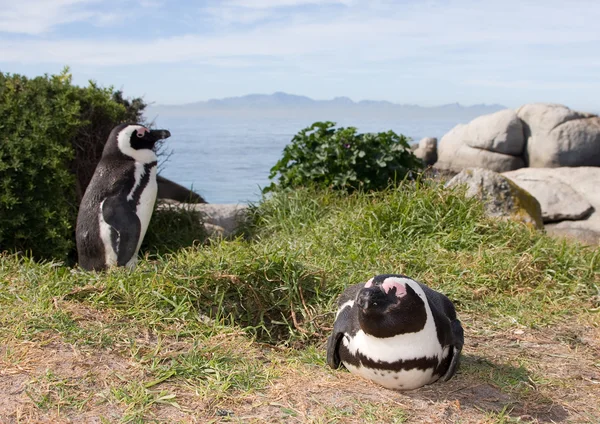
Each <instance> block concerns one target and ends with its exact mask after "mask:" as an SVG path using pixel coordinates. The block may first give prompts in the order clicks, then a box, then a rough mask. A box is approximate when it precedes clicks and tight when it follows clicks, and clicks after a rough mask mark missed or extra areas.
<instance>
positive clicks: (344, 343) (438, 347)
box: [327, 274, 464, 390]
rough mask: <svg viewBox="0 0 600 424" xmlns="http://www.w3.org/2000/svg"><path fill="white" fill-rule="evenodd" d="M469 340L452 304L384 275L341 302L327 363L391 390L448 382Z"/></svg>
mask: <svg viewBox="0 0 600 424" xmlns="http://www.w3.org/2000/svg"><path fill="white" fill-rule="evenodd" d="M463 342H464V336H463V329H462V326H461V324H460V321H459V320H458V319H457V318H456V311H455V309H454V305H453V304H452V302H451V301H450V300H449V299H448V298H447V297H446V296H444V295H443V294H441V293H438V292H436V291H435V290H432V289H430V288H429V287H427V286H425V285H423V284H421V283H418V282H417V281H414V280H412V279H410V278H408V277H406V276H404V275H394V274H387V275H378V276H376V277H374V278H372V279H370V280H369V281H368V282H367V283H360V284H355V285H352V286H350V287H348V288H347V289H346V290H345V291H344V292H343V293H342V294H341V296H340V298H339V300H338V311H337V315H336V319H335V323H334V325H333V334H332V335H331V336H330V337H329V339H328V340H327V363H328V364H329V366H330V367H331V368H334V369H335V368H339V366H340V363H343V364H344V366H345V367H346V368H347V369H348V370H349V371H350V372H351V373H353V374H357V375H360V376H362V377H363V378H366V379H368V380H371V381H373V382H375V383H377V384H380V385H382V386H384V387H387V388H389V389H400V390H408V389H415V388H417V387H421V386H424V385H426V384H430V383H433V382H434V381H436V380H438V379H441V381H447V380H449V379H450V378H452V376H454V374H455V373H456V370H457V368H458V360H459V357H460V352H461V350H462V347H463Z"/></svg>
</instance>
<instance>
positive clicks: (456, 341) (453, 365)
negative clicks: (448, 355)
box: [440, 319, 464, 381]
mask: <svg viewBox="0 0 600 424" xmlns="http://www.w3.org/2000/svg"><path fill="white" fill-rule="evenodd" d="M451 327H452V339H453V340H452V360H451V361H450V365H449V366H448V370H446V373H445V374H444V375H443V376H442V377H441V378H440V380H441V381H448V380H450V379H451V378H452V377H454V374H456V371H457V370H458V364H459V362H460V353H461V352H462V348H463V344H464V331H463V328H462V326H461V324H460V321H459V320H457V319H456V320H454V321H452V323H451Z"/></svg>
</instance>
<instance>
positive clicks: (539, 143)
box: [517, 103, 600, 168]
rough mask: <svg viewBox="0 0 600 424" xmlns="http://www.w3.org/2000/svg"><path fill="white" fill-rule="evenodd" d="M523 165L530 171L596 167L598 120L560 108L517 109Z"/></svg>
mask: <svg viewBox="0 0 600 424" xmlns="http://www.w3.org/2000/svg"><path fill="white" fill-rule="evenodd" d="M517 115H518V116H519V118H520V119H521V120H522V121H523V123H524V129H525V137H526V140H527V161H528V164H529V166H530V167H532V168H556V167H563V166H600V117H598V116H597V115H594V114H591V113H583V112H577V111H574V110H571V109H569V108H568V107H566V106H563V105H557V104H547V103H533V104H527V105H524V106H522V107H520V108H519V109H518V110H517Z"/></svg>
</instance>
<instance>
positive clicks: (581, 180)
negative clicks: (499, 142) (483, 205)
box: [503, 167, 600, 245]
mask: <svg viewBox="0 0 600 424" xmlns="http://www.w3.org/2000/svg"><path fill="white" fill-rule="evenodd" d="M503 175H505V176H506V177H508V178H510V179H511V180H512V181H513V182H515V183H516V184H518V185H519V186H521V187H523V188H525V189H526V190H528V191H529V192H531V194H532V195H533V196H535V197H536V198H537V199H538V200H539V202H540V204H541V207H542V215H543V216H544V221H545V222H546V226H545V228H546V231H547V232H548V233H549V234H553V235H558V236H564V237H568V238H572V239H576V240H579V241H581V242H582V243H586V244H591V245H600V189H599V188H598V187H599V186H600V168H598V167H563V168H523V169H519V170H517V171H512V172H506V173H504V174H503Z"/></svg>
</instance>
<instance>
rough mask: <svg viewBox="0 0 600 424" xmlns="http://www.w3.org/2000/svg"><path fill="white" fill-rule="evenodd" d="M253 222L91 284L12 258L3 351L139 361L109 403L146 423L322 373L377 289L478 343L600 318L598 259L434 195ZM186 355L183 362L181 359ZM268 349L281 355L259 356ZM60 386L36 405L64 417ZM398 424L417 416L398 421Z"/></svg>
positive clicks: (519, 386) (381, 198)
mask: <svg viewBox="0 0 600 424" xmlns="http://www.w3.org/2000/svg"><path fill="white" fill-rule="evenodd" d="M251 213H252V219H251V222H250V223H249V224H248V225H247V226H246V228H245V229H244V233H243V234H242V235H241V236H240V237H239V238H237V239H234V240H220V241H212V242H209V243H205V244H198V243H196V244H195V245H193V246H190V247H186V248H182V247H181V246H183V245H188V246H189V245H191V244H192V241H193V240H192V238H190V236H189V234H187V233H186V234H184V235H183V236H182V237H181V239H178V238H177V237H176V234H177V232H174V233H173V234H171V235H170V236H169V237H170V238H169V244H170V246H175V247H173V248H169V249H154V250H152V249H149V250H148V251H150V250H152V252H151V253H152V254H151V255H149V256H146V257H145V259H142V260H141V261H140V263H139V266H138V268H137V269H136V271H135V272H129V271H127V270H122V269H114V270H111V271H109V272H107V273H88V272H83V271H81V270H80V269H69V268H67V267H65V266H63V265H62V264H60V263H53V262H35V261H33V260H31V259H28V258H27V257H22V256H16V255H8V254H3V255H0V341H8V340H17V341H18V340H21V341H33V342H40V341H44V340H48V339H51V338H52V337H60V339H61V340H63V341H65V342H67V343H70V344H73V345H75V346H80V347H87V348H92V349H99V350H102V349H109V350H111V351H115V352H118V353H119V354H121V355H124V356H125V357H129V358H132V360H134V361H135V362H136V363H138V364H139V365H140V366H141V368H142V369H143V370H144V377H143V378H141V379H138V380H136V381H130V382H128V383H127V384H122V385H118V386H113V387H112V389H111V392H110V395H107V394H106V393H105V396H108V398H110V399H111V402H116V403H117V404H122V405H125V409H126V411H127V412H126V416H127V417H129V418H127V420H131V421H136V420H138V419H141V418H143V417H144V416H146V415H147V413H148V410H149V409H151V408H152V407H153V406H154V405H155V404H156V403H160V402H166V403H169V402H171V403H173V402H177V398H176V397H172V396H171V395H172V393H171V392H169V391H168V390H167V391H164V390H163V388H162V385H163V384H164V383H177V384H183V385H184V386H186V387H193V388H194V391H195V392H196V393H197V396H201V397H202V396H208V394H212V395H213V396H215V399H217V400H218V399H219V398H220V397H222V396H226V395H227V394H229V393H239V392H243V393H249V392H252V391H253V390H262V389H264V388H266V387H267V386H268V385H269V382H270V381H272V380H273V379H275V378H277V377H278V376H279V375H280V369H281V368H280V367H282V366H289V367H301V366H305V365H307V364H316V365H317V366H319V367H325V363H324V351H323V343H324V341H325V338H326V337H327V335H328V332H329V331H330V328H331V326H332V321H333V317H334V310H335V307H334V305H335V300H336V297H337V296H338V295H339V293H341V291H343V289H344V288H345V287H346V286H348V285H350V284H354V283H357V282H360V281H366V280H367V279H369V278H370V277H372V276H373V275H375V274H379V273H403V274H407V275H409V276H411V277H413V278H416V279H418V280H420V281H422V282H424V283H426V284H428V285H430V286H431V287H432V288H435V289H437V290H440V291H442V292H444V293H446V294H447V295H448V296H449V297H450V298H451V299H453V300H454V301H455V303H456V306H457V309H458V313H459V316H461V315H462V316H463V317H464V318H465V325H466V326H468V325H474V326H477V330H478V331H486V330H485V329H486V328H490V329H494V331H500V330H503V329H508V328H512V327H514V326H524V327H529V328H533V329H535V328H543V327H545V326H548V325H551V324H554V323H559V322H561V321H563V320H564V319H566V318H568V317H575V316H580V315H582V314H587V315H590V316H592V315H593V314H594V311H597V308H598V304H597V299H596V297H595V296H597V295H598V286H599V285H600V249H597V248H596V249H593V248H584V247H582V246H579V245H576V244H569V243H566V242H563V241H559V240H555V239H552V238H549V237H547V236H545V235H544V234H542V233H540V232H536V231H535V230H533V229H530V228H528V227H526V226H524V225H522V224H518V223H514V222H503V221H497V220H490V219H487V218H486V217H485V216H484V212H483V208H482V207H481V205H479V204H478V203H477V202H476V201H475V200H469V199H465V198H464V196H463V194H462V192H460V191H448V190H446V189H444V188H443V187H442V186H441V185H438V184H436V183H429V182H420V183H415V184H407V185H402V186H400V187H397V188H390V189H388V190H387V191H384V192H380V193H370V194H366V193H354V194H352V195H344V194H340V193H334V192H327V191H313V190H308V189H307V190H304V189H298V190H293V191H284V192H279V193H275V194H274V195H273V196H272V197H269V198H266V199H264V200H263V201H261V202H260V203H259V204H257V205H254V206H252V207H251ZM161 219H162V218H161ZM161 222H162V221H161ZM163 224H164V225H167V224H168V223H167V222H165V223H163ZM177 226H182V228H189V222H187V221H185V219H183V218H181V219H179V220H177ZM153 234H154V235H153V236H152V237H155V236H156V234H158V233H153ZM467 332H469V329H468V328H467ZM140 334H149V335H150V336H149V340H151V341H143V340H142V341H140V339H141V336H140ZM219 338H222V339H221V340H222V342H215V340H219ZM228 340H232V341H235V343H230V342H228ZM243 340H245V342H244V341H243ZM253 341H256V342H258V345H257V344H256V343H254V342H253ZM178 343H179V344H180V343H183V344H184V345H185V346H184V347H183V348H178V350H177V349H175V348H174V347H173V346H175V345H177V344H178ZM244 343H247V345H244ZM0 344H1V343H0ZM262 344H267V345H274V346H277V349H282V352H283V353H282V354H281V355H280V356H277V357H275V356H273V353H269V354H264V355H263V353H261V352H262V351H261V348H260V346H262ZM257 346H258V347H257ZM174 349H175V350H174ZM471 368H472V369H471ZM465 371H466V372H467V374H469V373H470V374H471V375H479V376H480V378H484V379H487V380H488V381H490V383H491V384H494V385H496V386H499V387H502V388H505V389H506V390H507V391H517V392H519V393H524V394H527V393H526V391H527V390H529V387H530V386H528V384H530V382H529V378H530V376H529V375H528V374H527V372H526V371H525V368H520V367H518V366H517V367H511V369H510V372H503V371H502V370H499V369H498V368H497V366H496V365H493V364H492V365H489V364H488V365H486V364H484V365H481V366H479V365H478V366H477V367H475V366H473V365H472V364H471V365H469V364H468V363H467V365H466V368H465ZM486 373H487V374H486ZM53 384H54V386H53V387H54V389H52V390H51V391H50V392H48V393H50V394H49V395H48V394H43V393H40V394H33V395H32V396H33V397H34V398H35V399H36V401H35V402H36V403H39V404H40V405H41V406H44V405H51V404H54V405H56V404H61V403H71V404H73V405H74V406H73V407H75V408H76V407H77V404H78V402H80V401H81V400H77V399H76V400H73V401H68V397H65V396H66V395H65V396H63V395H61V393H62V392H61V391H60V390H59V386H60V381H59V380H57V381H55V382H54V383H53ZM61 396H62V397H61ZM57 399H58V400H57ZM64 399H67V400H64ZM78 399H79V398H78ZM83 399H87V397H85V396H83ZM369 408H371V406H368V407H367V406H362V407H360V408H359V409H360V411H361V412H360V414H362V418H363V419H364V421H365V422H367V421H369V420H371V421H373V420H374V422H375V421H377V417H378V416H379V415H378V414H380V413H381V412H380V411H377V410H372V411H371V410H370V409H369ZM344 411H345V410H343V409H342V410H331V411H330V414H331V415H330V417H329V418H331V419H334V418H335V417H337V416H338V415H340V416H343V415H344V413H345V412H344ZM290 413H291V412H290ZM323 419H324V420H325V421H324V422H326V421H327V420H328V418H327V417H324V418H323ZM396 419H397V420H398V422H403V421H404V420H405V419H406V416H405V415H403V413H402V412H401V411H400V412H398V414H397V416H396ZM495 419H498V420H500V421H502V420H504V415H503V414H499V415H497V416H496V417H495ZM334 421H335V420H334Z"/></svg>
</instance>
